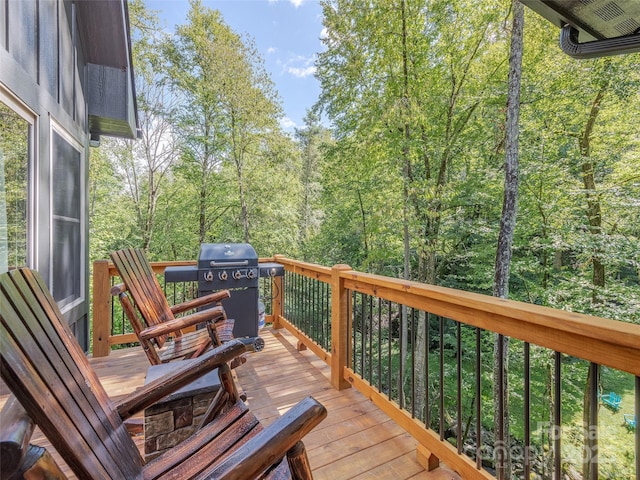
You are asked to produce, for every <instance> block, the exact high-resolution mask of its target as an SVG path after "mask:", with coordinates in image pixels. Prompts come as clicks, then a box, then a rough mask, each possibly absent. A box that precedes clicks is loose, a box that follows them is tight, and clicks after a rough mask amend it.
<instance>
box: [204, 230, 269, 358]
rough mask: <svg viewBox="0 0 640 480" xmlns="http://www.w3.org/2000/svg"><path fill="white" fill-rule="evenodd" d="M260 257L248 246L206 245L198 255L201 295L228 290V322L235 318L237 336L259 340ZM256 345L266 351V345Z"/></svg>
mask: <svg viewBox="0 0 640 480" xmlns="http://www.w3.org/2000/svg"><path fill="white" fill-rule="evenodd" d="M258 280H259V273H258V255H257V254H256V251H255V250H254V248H253V247H252V246H251V245H249V244H248V243H203V244H202V245H200V253H199V255H198V295H200V296H202V295H207V294H209V293H211V292H214V291H217V290H221V289H228V290H231V298H229V299H227V300H225V301H224V309H225V311H226V312H227V317H228V318H233V319H234V320H235V324H234V327H233V336H234V337H236V338H241V339H242V338H248V339H251V338H254V337H258V283H259V282H258ZM259 343H260V345H254V348H255V349H256V350H262V346H263V345H264V342H259Z"/></svg>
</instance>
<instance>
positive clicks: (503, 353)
mask: <svg viewBox="0 0 640 480" xmlns="http://www.w3.org/2000/svg"><path fill="white" fill-rule="evenodd" d="M512 8H513V25H512V29H511V50H510V55H509V84H508V91H507V118H506V128H505V135H506V139H505V157H506V158H505V184H504V200H503V204H502V218H501V220H500V234H499V237H498V246H497V251H496V265H495V276H494V286H493V294H494V296H496V297H500V298H507V297H508V296H509V270H510V267H511V248H512V245H513V236H514V231H515V226H516V213H517V207H518V149H519V133H520V131H519V128H518V121H519V117H520V83H521V77H522V43H523V39H522V32H523V27H524V7H523V5H522V4H521V3H520V2H519V1H518V0H513V4H512ZM494 353H495V355H494V378H495V380H494V397H493V398H494V402H495V409H494V412H495V413H496V415H495V417H494V424H495V433H496V445H495V447H496V452H498V454H497V458H496V467H497V468H496V471H497V474H498V478H499V479H505V478H511V458H510V455H509V452H510V432H509V430H510V429H509V382H508V370H509V368H508V366H509V339H508V338H506V337H502V336H501V335H498V336H497V337H496V340H495V349H494ZM500 438H502V441H503V444H502V445H499V444H498V442H499V439H500Z"/></svg>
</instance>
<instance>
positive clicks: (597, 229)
mask: <svg viewBox="0 0 640 480" xmlns="http://www.w3.org/2000/svg"><path fill="white" fill-rule="evenodd" d="M606 89H607V85H606V84H605V85H604V86H602V87H601V88H600V90H599V91H598V93H597V95H596V98H595V99H594V100H593V103H592V104H591V110H590V112H589V118H588V120H587V124H586V125H585V128H584V132H582V136H581V137H580V157H581V162H582V182H583V184H584V189H585V197H586V201H587V208H586V213H587V220H588V222H589V232H590V233H591V234H592V235H602V234H603V231H602V211H601V207H600V197H599V194H598V192H597V189H596V181H595V165H594V163H593V161H592V160H591V158H590V157H591V135H592V134H593V129H594V126H595V123H596V120H597V118H598V113H599V112H600V105H601V104H602V100H603V98H604V95H605V93H606ZM601 254H602V252H601V250H599V249H596V250H595V251H594V252H593V255H592V257H591V264H592V268H593V274H592V286H593V291H592V294H591V302H592V303H594V304H596V303H600V302H601V299H600V296H599V289H601V288H602V287H604V284H605V277H604V276H605V267H604V264H603V263H602V261H601V259H600V256H601ZM596 371H597V372H599V369H596ZM598 376H599V375H598V374H597V373H596V374H595V375H594V374H592V371H591V369H589V376H588V378H587V383H586V386H585V394H584V407H583V410H582V415H583V417H582V421H583V425H584V448H585V455H584V458H585V460H586V459H590V455H591V454H594V453H595V452H594V448H597V445H595V446H594V445H593V444H592V443H593V442H592V441H591V433H592V432H591V428H590V425H591V422H592V419H593V418H594V417H595V412H594V410H595V409H597V408H598V405H597V403H596V404H595V405H594V403H593V401H592V398H591V395H590V389H591V388H597V385H598V382H599V378H598ZM595 466H597V464H594V465H593V467H595ZM582 476H583V478H584V480H592V478H597V470H595V469H594V468H592V462H585V463H584V464H583V469H582Z"/></svg>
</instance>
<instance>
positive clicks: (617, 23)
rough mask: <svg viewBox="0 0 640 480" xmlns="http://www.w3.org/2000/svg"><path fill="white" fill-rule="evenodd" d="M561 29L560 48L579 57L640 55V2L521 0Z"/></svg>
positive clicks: (632, 0) (635, 0)
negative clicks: (636, 53) (638, 53)
mask: <svg viewBox="0 0 640 480" xmlns="http://www.w3.org/2000/svg"><path fill="white" fill-rule="evenodd" d="M521 1H522V3H524V4H525V5H526V6H528V7H529V8H531V9H532V10H534V11H535V12H537V13H538V14H540V15H541V16H543V17H544V18H546V19H547V20H549V21H550V22H551V23H553V24H554V25H557V26H558V27H560V28H561V29H562V30H561V34H560V47H561V48H562V50H563V51H564V52H565V53H566V54H567V55H570V56H572V57H575V58H596V57H603V56H607V55H619V54H624V53H633V52H640V2H639V1H638V0H521Z"/></svg>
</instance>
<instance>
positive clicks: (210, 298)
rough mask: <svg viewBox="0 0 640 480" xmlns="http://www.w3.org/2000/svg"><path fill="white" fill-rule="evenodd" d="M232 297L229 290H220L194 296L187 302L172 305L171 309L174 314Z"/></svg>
mask: <svg viewBox="0 0 640 480" xmlns="http://www.w3.org/2000/svg"><path fill="white" fill-rule="evenodd" d="M229 297H231V292H229V290H220V291H219V292H214V293H210V294H209V295H205V296H203V297H198V298H194V299H193V300H189V301H186V302H182V303H178V304H176V305H174V306H173V307H171V311H172V312H173V314H174V315H178V314H179V313H182V312H186V311H188V310H193V309H194V308H198V307H202V306H203V305H209V304H210V303H219V302H221V301H222V300H224V299H226V298H229Z"/></svg>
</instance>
